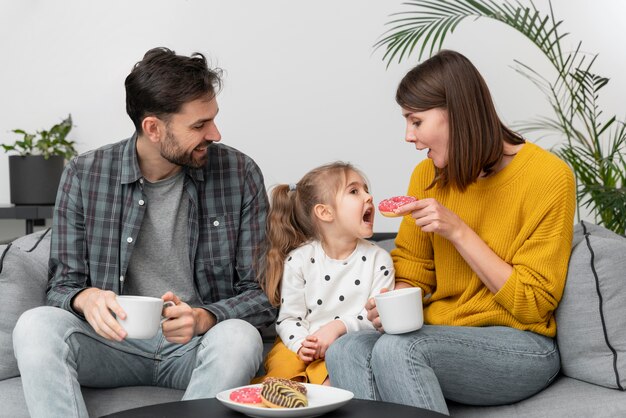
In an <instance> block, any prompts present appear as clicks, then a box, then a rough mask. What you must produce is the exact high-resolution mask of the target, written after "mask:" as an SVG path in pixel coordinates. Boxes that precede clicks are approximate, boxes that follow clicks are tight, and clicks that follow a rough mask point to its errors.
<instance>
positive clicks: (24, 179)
mask: <svg viewBox="0 0 626 418" xmlns="http://www.w3.org/2000/svg"><path fill="white" fill-rule="evenodd" d="M64 162H65V158H64V157H62V156H60V155H55V156H52V157H50V158H48V159H47V160H46V159H45V158H44V157H42V156H41V155H28V156H25V157H22V156H19V155H11V156H9V182H10V189H11V203H13V204H14V205H54V202H55V200H56V195H57V189H58V187H59V182H60V181H61V175H62V174H63V165H64Z"/></svg>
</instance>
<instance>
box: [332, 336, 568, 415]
mask: <svg viewBox="0 0 626 418" xmlns="http://www.w3.org/2000/svg"><path fill="white" fill-rule="evenodd" d="M326 366H327V368H328V372H329V375H330V382H331V385H333V386H336V387H340V388H344V389H348V390H350V391H352V392H354V394H355V397H357V398H361V399H374V400H382V401H387V402H394V403H400V404H405V405H412V406H417V407H420V408H425V409H430V410H433V411H437V412H441V413H444V414H448V407H447V406H446V399H450V400H453V401H456V402H460V403H464V404H471V405H498V404H507V403H512V402H516V401H519V400H522V399H524V398H527V397H530V396H532V395H534V394H535V393H537V392H539V391H540V390H541V389H543V388H545V387H546V386H547V385H549V384H550V383H551V382H552V380H553V379H554V378H555V377H556V375H557V374H558V372H559V369H560V357H559V352H558V350H557V347H556V342H555V341H554V340H553V339H551V338H548V337H544V336H541V335H538V334H535V333H532V332H526V331H520V330H517V329H514V328H509V327H452V326H433V325H424V327H423V328H422V329H420V330H418V331H414V332H411V333H407V334H402V335H391V334H380V333H378V332H377V331H361V332H356V333H350V334H346V335H344V336H342V337H340V338H339V339H337V340H336V341H335V342H334V343H333V344H332V345H331V346H330V348H329V350H328V351H327V353H326Z"/></svg>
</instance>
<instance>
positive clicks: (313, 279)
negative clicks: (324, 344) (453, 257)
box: [277, 241, 393, 345]
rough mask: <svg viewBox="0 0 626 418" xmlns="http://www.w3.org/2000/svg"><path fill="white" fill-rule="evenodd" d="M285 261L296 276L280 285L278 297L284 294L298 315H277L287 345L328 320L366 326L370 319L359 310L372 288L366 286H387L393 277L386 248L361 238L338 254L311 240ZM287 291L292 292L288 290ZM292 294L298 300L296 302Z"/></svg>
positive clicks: (283, 298) (360, 326)
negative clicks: (336, 256) (326, 251)
mask: <svg viewBox="0 0 626 418" xmlns="http://www.w3.org/2000/svg"><path fill="white" fill-rule="evenodd" d="M368 244H369V243H368ZM301 249H302V250H301ZM287 261H291V264H290V265H289V268H290V269H294V270H293V271H294V272H295V273H296V274H295V275H294V276H293V277H294V278H295V277H297V278H298V282H295V281H292V282H291V283H290V284H291V286H289V287H288V288H285V289H290V290H288V291H287V293H285V294H283V295H281V296H282V300H281V303H283V304H284V303H285V300H286V301H287V302H288V303H287V305H288V306H289V310H290V311H292V312H294V313H296V312H301V313H300V314H299V316H298V314H295V315H292V316H290V317H289V320H286V319H287V318H286V317H282V318H281V319H283V321H282V330H280V329H279V331H280V332H281V336H283V338H284V340H285V342H286V343H287V344H288V345H290V344H291V345H293V344H295V342H296V341H300V340H301V339H302V338H304V337H305V336H306V335H308V334H310V333H313V332H315V331H316V330H317V329H319V327H320V326H323V325H324V324H326V323H328V322H329V321H330V320H342V321H343V322H344V323H345V325H346V327H348V330H349V331H353V330H358V329H365V327H366V324H365V322H369V321H368V320H367V318H366V317H365V315H364V314H362V313H361V312H362V309H363V304H364V303H365V301H366V300H367V298H368V297H369V296H370V294H371V293H372V291H373V289H371V286H373V285H374V283H377V284H378V285H384V286H386V287H389V286H390V285H391V282H392V278H393V267H392V266H393V264H392V261H391V258H390V257H389V254H388V253H387V254H386V255H383V254H381V250H380V249H379V248H378V247H377V246H375V245H371V244H370V245H366V244H365V242H364V241H362V243H360V244H359V246H358V247H357V250H356V251H354V252H353V253H352V254H351V255H350V256H349V257H348V258H346V259H343V260H337V259H332V258H330V257H328V256H327V255H325V254H324V252H323V248H322V246H321V243H319V241H313V242H311V243H310V244H306V245H303V246H302V247H300V248H298V249H296V250H294V252H293V253H292V254H291V255H289V256H288V258H287ZM286 277H287V276H286ZM386 278H387V279H386ZM285 280H287V279H285ZM290 291H292V292H294V293H293V296H292V294H291V293H289V292H290ZM292 297H294V298H295V300H300V301H302V302H298V303H295V302H293V301H292ZM292 309H295V310H292ZM302 313H305V314H304V315H303V314H302ZM296 317H297V318H296ZM332 318H334V319H332ZM305 321H306V322H305ZM278 324H279V323H278V322H277V325H278ZM290 340H292V341H291V342H290V343H289V342H288V341H290Z"/></svg>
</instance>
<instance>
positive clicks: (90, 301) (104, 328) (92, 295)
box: [72, 287, 126, 341]
mask: <svg viewBox="0 0 626 418" xmlns="http://www.w3.org/2000/svg"><path fill="white" fill-rule="evenodd" d="M116 297H117V295H116V294H115V293H113V292H111V291H110V290H101V289H98V288H95V287H90V288H88V289H85V290H83V291H81V292H80V293H78V294H77V295H76V296H75V297H74V299H73V300H72V308H73V309H74V310H75V311H76V312H78V313H81V314H83V315H84V316H85V319H86V320H87V322H89V325H91V326H92V328H93V329H94V331H96V333H97V334H98V335H100V336H102V337H104V338H106V339H107V340H115V341H122V340H123V339H124V338H126V331H124V328H122V326H121V325H120V324H119V322H117V320H116V319H115V317H114V316H113V314H112V313H111V312H113V313H115V315H117V316H118V317H120V318H122V319H125V318H126V313H125V312H124V310H123V309H122V307H121V306H120V305H119V304H118V303H117V299H116Z"/></svg>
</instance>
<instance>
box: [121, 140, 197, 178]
mask: <svg viewBox="0 0 626 418" xmlns="http://www.w3.org/2000/svg"><path fill="white" fill-rule="evenodd" d="M207 166H208V163H207ZM184 171H185V173H186V174H187V175H188V176H190V177H191V178H192V179H194V180H195V181H204V170H203V169H202V168H190V167H185V168H184ZM142 177H143V175H142V174H141V169H140V168H139V160H138V159H137V132H135V133H134V134H133V136H132V137H130V139H129V140H128V142H126V145H125V146H124V151H123V153H122V179H121V182H122V184H128V183H134V182H136V181H138V180H139V179H140V178H142Z"/></svg>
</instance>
